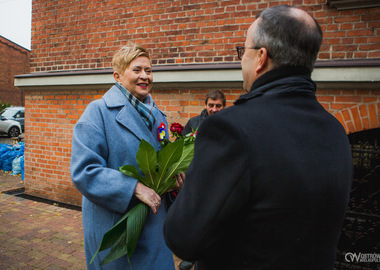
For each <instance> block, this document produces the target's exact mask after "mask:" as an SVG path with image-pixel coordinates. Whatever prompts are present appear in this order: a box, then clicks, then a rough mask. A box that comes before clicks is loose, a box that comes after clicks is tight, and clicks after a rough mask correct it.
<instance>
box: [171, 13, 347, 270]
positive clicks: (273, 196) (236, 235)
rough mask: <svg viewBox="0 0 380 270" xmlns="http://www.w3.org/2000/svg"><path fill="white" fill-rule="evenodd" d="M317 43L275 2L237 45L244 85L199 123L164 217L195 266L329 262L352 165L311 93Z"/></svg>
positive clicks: (297, 16)
mask: <svg viewBox="0 0 380 270" xmlns="http://www.w3.org/2000/svg"><path fill="white" fill-rule="evenodd" d="M321 42H322V31H321V28H320V26H319V24H318V23H317V22H316V21H315V20H314V19H313V18H312V17H311V16H309V15H308V14H307V13H306V12H305V11H302V10H300V9H297V8H295V7H290V6H276V7H272V8H269V9H265V10H264V11H262V12H261V13H260V14H259V15H258V16H257V18H256V20H255V21H254V22H253V24H252V25H251V26H250V27H249V30H248V33H247V38H246V42H245V47H238V56H239V58H242V73H243V79H244V89H245V90H247V91H249V92H248V93H247V94H245V95H242V96H241V97H240V98H239V99H238V100H237V101H236V102H235V105H234V106H232V107H229V108H227V109H225V110H223V111H222V112H220V113H218V114H217V115H215V116H214V117H210V118H208V119H206V120H205V122H204V124H202V126H201V127H200V128H199V130H198V136H197V139H196V141H195V153H194V159H193V162H192V163H191V165H190V167H189V169H188V171H187V175H186V183H185V184H184V188H183V189H182V190H181V192H180V193H179V195H178V197H177V199H176V201H175V202H174V204H173V205H172V206H171V208H170V209H169V212H168V215H167V218H166V220H165V224H164V235H165V240H166V243H167V245H168V246H169V248H170V249H171V250H172V251H173V252H174V254H176V255H177V256H179V257H181V258H183V259H186V260H189V261H197V264H196V267H197V269H198V270H199V269H200V270H204V269H255V270H256V269H276V270H277V269H292V270H294V269H300V270H301V269H302V270H305V269H307V270H313V269H316V270H321V269H333V268H334V261H335V256H336V247H337V243H338V240H339V236H340V231H341V227H342V223H343V219H344V214H345V210H346V207H347V203H348V199H349V192H350V188H351V181H352V172H353V168H352V157H351V151H350V145H349V142H348V139H347V135H346V133H345V130H344V129H343V127H342V125H341V124H340V123H339V122H338V121H337V120H336V119H335V118H334V117H333V116H332V115H331V114H329V113H328V112H327V111H326V110H325V109H324V108H323V107H322V106H321V105H320V104H319V102H318V101H317V99H316V96H315V91H316V85H315V83H314V82H313V81H312V80H311V72H312V70H313V66H314V63H315V61H316V59H317V55H318V51H319V48H320V45H321ZM244 48H245V50H244Z"/></svg>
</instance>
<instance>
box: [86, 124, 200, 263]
mask: <svg viewBox="0 0 380 270" xmlns="http://www.w3.org/2000/svg"><path fill="white" fill-rule="evenodd" d="M170 130H171V132H172V134H173V137H176V138H177V139H176V140H175V141H174V142H170V141H169V140H167V139H165V140H163V141H162V142H161V143H162V149H161V150H159V151H157V152H156V150H155V149H154V147H153V146H152V145H150V144H149V143H148V142H146V141H145V140H142V141H141V142H140V145H139V148H138V151H137V154H136V161H137V165H138V168H136V167H134V166H132V165H124V166H121V167H120V168H119V170H120V171H121V172H122V173H124V174H126V175H128V176H131V177H133V178H136V179H137V180H138V181H139V182H140V183H142V184H144V185H145V186H147V187H149V188H151V189H153V190H154V191H155V192H156V193H157V194H158V195H160V196H162V195H163V194H164V193H165V192H167V191H169V190H172V189H173V188H175V184H176V180H175V175H177V174H179V173H181V172H185V171H186V170H187V168H188V167H189V165H190V163H191V161H192V159H193V155H194V140H195V138H196V132H192V133H189V134H187V135H186V136H182V135H181V133H182V130H183V127H182V125H180V124H178V123H173V124H172V125H171V126H170ZM139 170H140V171H141V172H142V173H143V175H141V174H140V172H139ZM148 212H149V207H148V206H147V205H146V204H145V203H143V202H139V203H138V204H136V205H135V206H134V207H133V208H132V209H131V210H129V211H128V212H127V213H126V214H125V215H124V216H123V217H122V218H121V219H120V220H119V221H118V222H117V223H116V224H115V225H114V226H113V227H112V228H111V229H110V230H109V231H108V232H106V233H105V234H104V236H103V239H102V242H101V244H100V246H99V248H98V250H97V251H96V253H95V254H94V256H93V257H92V259H91V261H90V264H91V263H92V262H93V260H94V258H95V257H96V255H97V254H98V252H99V251H102V250H105V249H108V248H111V247H112V248H111V250H110V252H109V253H108V254H107V256H106V257H105V258H104V259H103V261H102V262H101V265H104V264H107V263H110V262H112V261H114V260H116V259H118V258H120V257H122V256H124V255H127V256H128V259H129V257H131V256H132V254H133V252H134V250H135V248H136V245H137V242H138V240H139V237H140V234H141V232H142V230H143V228H144V225H145V222H146V219H147V217H148Z"/></svg>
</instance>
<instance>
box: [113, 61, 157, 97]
mask: <svg viewBox="0 0 380 270" xmlns="http://www.w3.org/2000/svg"><path fill="white" fill-rule="evenodd" d="M115 73H116V74H115ZM114 77H115V79H116V81H117V82H118V83H120V84H121V85H123V86H124V87H125V89H127V90H128V91H129V92H130V93H131V94H132V95H133V96H134V97H136V98H137V99H138V100H140V101H143V100H144V98H146V97H147V96H148V94H149V92H150V90H151V88H152V83H153V74H152V65H151V64H150V61H149V59H148V58H147V57H145V56H140V57H137V58H136V59H134V60H133V61H132V62H131V64H130V65H129V66H128V67H127V68H126V69H125V71H124V73H122V74H120V73H118V72H114Z"/></svg>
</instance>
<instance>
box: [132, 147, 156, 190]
mask: <svg viewBox="0 0 380 270" xmlns="http://www.w3.org/2000/svg"><path fill="white" fill-rule="evenodd" d="M136 161H137V165H138V166H139V168H140V170H141V171H142V173H143V174H144V175H145V176H146V177H148V179H150V180H151V181H152V184H153V180H154V179H155V178H156V166H157V153H156V150H155V149H154V148H153V146H151V145H150V144H149V143H148V142H147V141H145V140H141V142H140V145H139V149H138V150H137V154H136Z"/></svg>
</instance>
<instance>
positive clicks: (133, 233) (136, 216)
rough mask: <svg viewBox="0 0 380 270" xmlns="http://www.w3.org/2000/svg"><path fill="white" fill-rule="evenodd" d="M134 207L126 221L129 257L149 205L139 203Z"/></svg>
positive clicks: (144, 220)
mask: <svg viewBox="0 0 380 270" xmlns="http://www.w3.org/2000/svg"><path fill="white" fill-rule="evenodd" d="M134 208H136V209H133V210H134V211H135V213H133V214H132V215H131V216H130V217H129V219H128V221H127V247H128V256H129V257H131V256H132V254H133V252H134V251H135V248H136V245H137V242H138V240H139V237H140V234H141V232H142V230H143V229H144V225H145V222H146V219H147V217H148V212H149V207H148V206H147V205H146V204H145V203H139V204H137V205H136V206H135V207H134Z"/></svg>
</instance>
